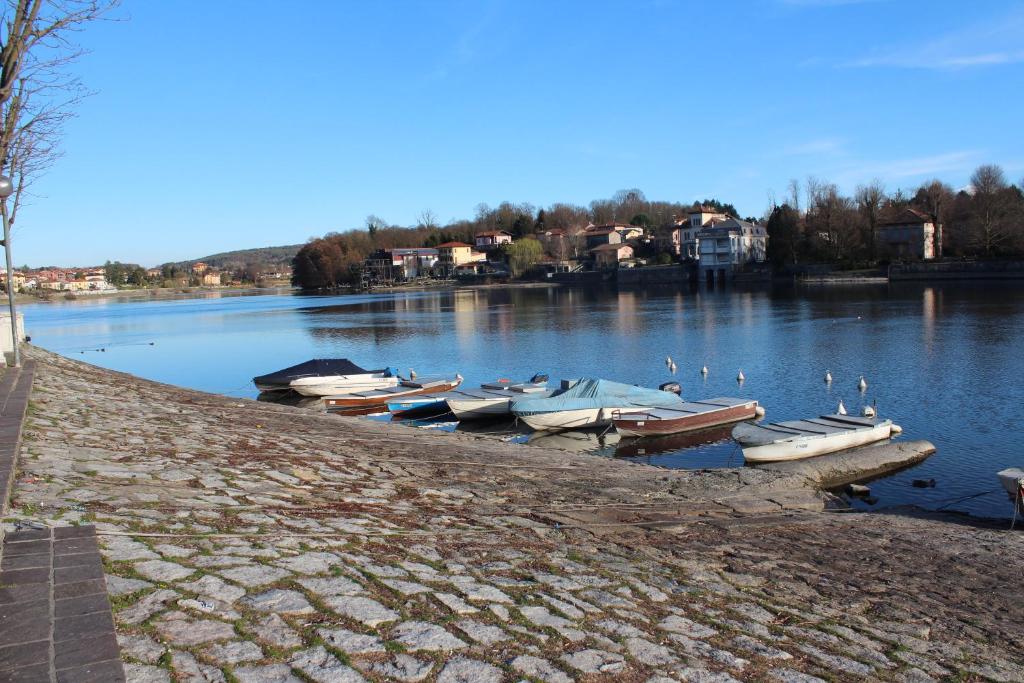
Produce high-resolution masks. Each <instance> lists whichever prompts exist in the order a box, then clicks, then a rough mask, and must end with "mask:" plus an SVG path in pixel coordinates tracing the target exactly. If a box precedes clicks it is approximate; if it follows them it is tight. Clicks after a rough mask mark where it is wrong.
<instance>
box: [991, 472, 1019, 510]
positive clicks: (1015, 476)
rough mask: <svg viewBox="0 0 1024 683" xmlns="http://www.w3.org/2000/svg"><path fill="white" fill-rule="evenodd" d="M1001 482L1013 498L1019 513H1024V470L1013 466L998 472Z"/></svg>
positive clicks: (1007, 493)
mask: <svg viewBox="0 0 1024 683" xmlns="http://www.w3.org/2000/svg"><path fill="white" fill-rule="evenodd" d="M996 476H997V477H999V483H1000V484H1002V485H1003V488H1004V489H1006V495H1008V496H1009V497H1010V499H1011V500H1013V504H1014V505H1015V506H1016V513H1015V514H1017V515H1024V470H1022V469H1021V468H1019V467H1011V468H1009V469H1005V470H1003V471H1001V472H997V473H996Z"/></svg>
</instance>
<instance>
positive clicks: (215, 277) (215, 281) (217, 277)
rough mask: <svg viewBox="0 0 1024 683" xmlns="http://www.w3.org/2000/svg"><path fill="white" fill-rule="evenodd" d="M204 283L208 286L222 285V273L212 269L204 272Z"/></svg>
mask: <svg viewBox="0 0 1024 683" xmlns="http://www.w3.org/2000/svg"><path fill="white" fill-rule="evenodd" d="M202 281H203V285H204V286H206V287H219V286H220V285H221V274H220V273H218V272H215V271H212V270H209V271H207V272H205V273H203V280H202Z"/></svg>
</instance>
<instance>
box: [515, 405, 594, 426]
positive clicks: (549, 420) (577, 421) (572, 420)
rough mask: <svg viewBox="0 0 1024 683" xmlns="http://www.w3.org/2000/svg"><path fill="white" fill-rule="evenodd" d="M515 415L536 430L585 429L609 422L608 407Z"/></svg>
mask: <svg viewBox="0 0 1024 683" xmlns="http://www.w3.org/2000/svg"><path fill="white" fill-rule="evenodd" d="M515 416H516V417H517V418H519V419H520V420H522V421H523V422H525V423H526V424H527V425H529V427H530V428H531V429H535V430H537V431H560V430H563V429H587V428H588V427H604V426H606V425H609V424H611V410H609V409H608V408H584V409H581V410H557V411H551V412H546V413H534V412H529V411H527V412H520V413H515Z"/></svg>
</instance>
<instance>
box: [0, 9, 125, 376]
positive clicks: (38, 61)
mask: <svg viewBox="0 0 1024 683" xmlns="http://www.w3.org/2000/svg"><path fill="white" fill-rule="evenodd" d="M116 4H117V0H4V2H3V4H2V5H0V12H2V14H0V20H2V25H3V31H2V33H0V40H2V41H3V42H2V44H0V175H4V176H8V177H9V178H10V179H11V181H12V183H13V188H12V190H13V195H12V196H11V197H10V199H11V204H10V206H9V207H8V203H7V199H8V197H3V198H0V213H2V214H3V222H4V240H3V241H4V250H5V252H6V262H7V272H8V275H10V272H11V234H10V226H11V225H12V224H13V223H14V221H15V219H16V218H17V214H18V208H19V207H20V206H21V204H22V201H23V199H24V197H25V190H26V188H27V187H28V186H29V185H30V183H31V182H32V180H33V179H34V178H36V177H37V176H38V175H39V173H41V172H42V171H44V170H45V169H46V168H47V167H49V166H50V165H51V164H52V163H53V162H54V160H56V159H57V157H58V156H59V152H58V148H57V144H58V142H59V140H60V136H61V133H62V131H63V128H64V124H65V123H66V122H67V120H68V119H69V118H71V117H72V116H73V115H74V107H75V105H76V104H77V103H78V102H79V101H80V100H81V99H82V97H84V96H85V95H86V92H85V90H84V88H83V86H82V84H81V82H80V81H79V79H78V77H77V76H75V75H74V74H72V73H70V72H69V71H68V70H67V67H68V65H69V64H70V63H72V62H74V61H75V60H76V59H77V58H78V57H79V56H81V54H82V50H81V48H80V47H78V45H77V44H75V42H74V41H73V40H72V37H73V35H74V34H75V32H77V31H79V30H80V29H81V28H82V26H83V25H84V24H86V23H88V22H90V21H93V20H95V19H97V18H99V17H100V16H101V15H102V14H104V13H105V12H107V11H108V10H110V9H111V8H113V7H114V6H115V5H116ZM8 209H9V210H8ZM8 279H11V278H8ZM10 289H11V287H9V286H8V290H10ZM8 303H9V307H10V311H11V329H12V333H13V330H15V329H16V323H15V321H16V319H17V318H16V315H15V310H14V296H13V292H11V291H8ZM14 335H15V338H14V362H15V364H16V365H17V364H19V362H20V355H19V351H18V342H19V340H18V339H17V334H16V333H14Z"/></svg>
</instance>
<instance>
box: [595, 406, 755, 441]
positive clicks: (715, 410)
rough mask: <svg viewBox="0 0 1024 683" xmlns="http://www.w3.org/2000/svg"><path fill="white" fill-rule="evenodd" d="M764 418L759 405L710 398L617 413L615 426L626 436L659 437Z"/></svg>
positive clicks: (614, 421)
mask: <svg viewBox="0 0 1024 683" xmlns="http://www.w3.org/2000/svg"><path fill="white" fill-rule="evenodd" d="M763 414H764V409H762V408H759V407H758V405H757V401H751V400H749V399H744V398H725V397H720V398H708V399H704V400H702V401H687V402H686V403H681V404H680V405H678V406H671V407H666V408H647V409H644V410H629V411H616V412H615V413H613V414H612V424H614V425H615V429H616V431H618V433H619V434H621V435H623V436H658V435H663V434H678V433H680V432H690V431H693V430H696V429H706V428H708V427H717V426H718V425H723V424H729V423H730V422H740V421H741V420H752V419H754V418H755V417H759V416H760V415H763Z"/></svg>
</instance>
